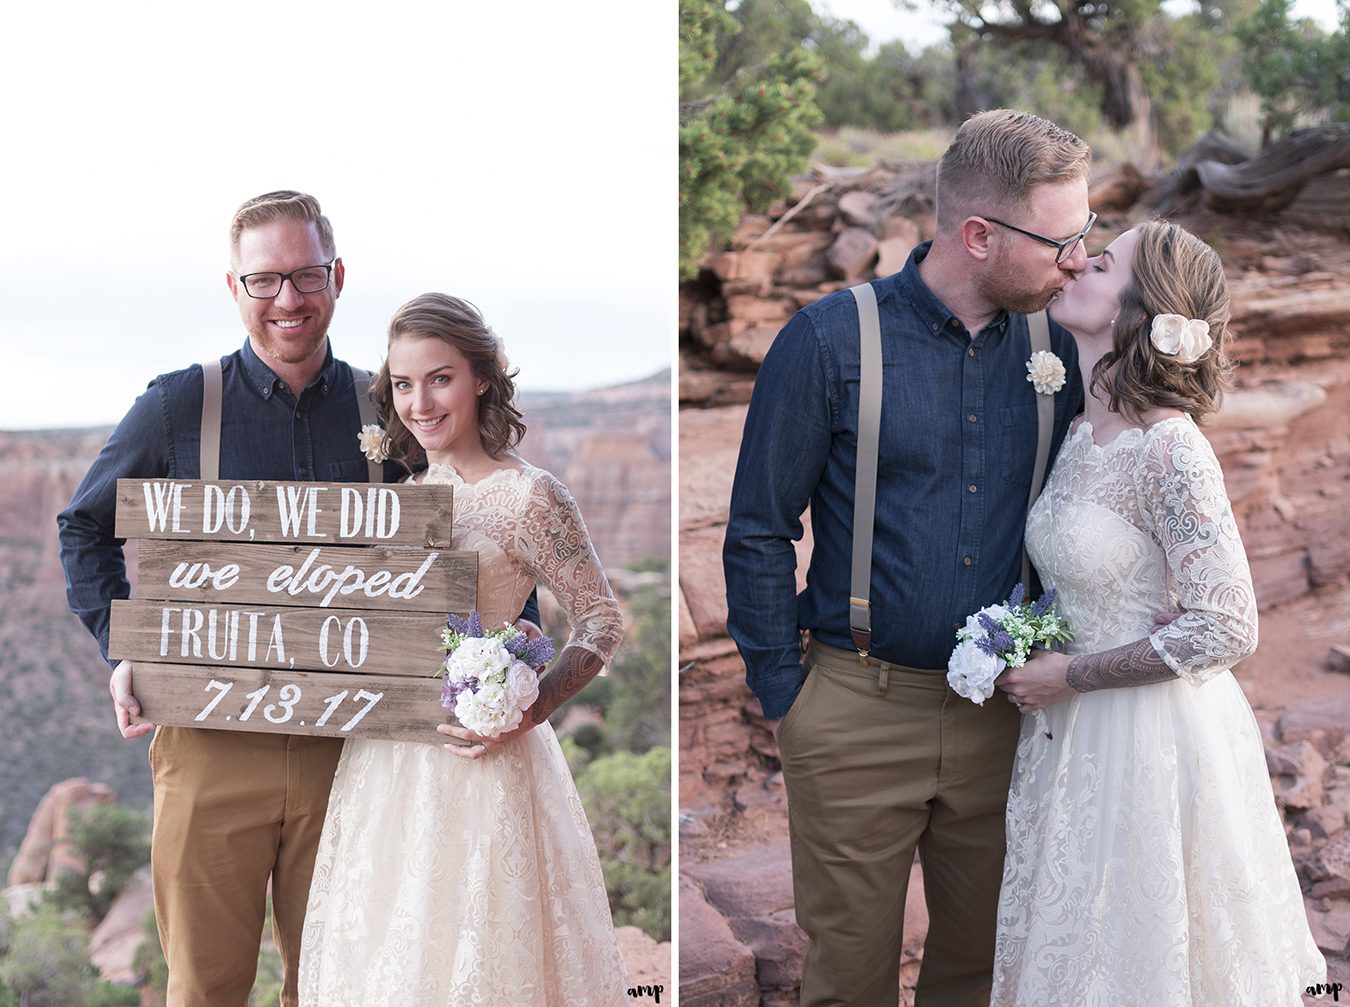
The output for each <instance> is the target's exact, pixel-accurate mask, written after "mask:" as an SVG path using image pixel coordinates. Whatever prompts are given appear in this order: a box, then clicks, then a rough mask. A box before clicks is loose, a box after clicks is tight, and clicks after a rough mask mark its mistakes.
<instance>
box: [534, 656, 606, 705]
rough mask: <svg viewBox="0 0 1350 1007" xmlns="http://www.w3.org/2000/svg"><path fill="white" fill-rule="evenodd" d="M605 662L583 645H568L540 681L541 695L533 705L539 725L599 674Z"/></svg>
mask: <svg viewBox="0 0 1350 1007" xmlns="http://www.w3.org/2000/svg"><path fill="white" fill-rule="evenodd" d="M604 666H605V662H604V661H602V660H601V659H600V657H599V656H598V655H597V654H594V653H592V652H591V651H589V650H586V649H585V648H584V647H568V648H566V649H565V650H564V651H563V652H562V656H561V657H560V658H558V663H557V665H556V666H555V667H554V668H553V670H552V671H550V672H549V673H548V674H547V675H545V676H544V677H543V678H542V679H541V680H540V682H539V698H538V699H536V700H535V701H534V705H533V706H532V707H530V714H531V717H532V718H533V720H534V722H535V723H536V724H542V723H543V722H544V721H546V720H548V718H549V717H550V716H552V715H553V711H554V710H556V709H557V708H558V707H560V706H562V705H563V704H564V703H566V702H567V701H568V700H569V699H571V698H572V697H573V696H575V695H576V694H577V693H578V692H580V691H581V690H582V689H583V688H584V687H585V686H586V683H587V682H589V681H590V680H591V679H593V678H594V677H595V676H596V675H598V674H600V669H601V668H603V667H604Z"/></svg>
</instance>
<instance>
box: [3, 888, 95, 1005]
mask: <svg viewBox="0 0 1350 1007" xmlns="http://www.w3.org/2000/svg"><path fill="white" fill-rule="evenodd" d="M99 985H100V982H99V977H98V969H96V968H94V964H93V962H91V961H90V960H89V937H88V935H87V934H86V933H85V931H84V929H83V927H81V925H80V922H79V918H78V916H77V915H76V914H75V913H67V912H61V911H60V910H58V909H57V908H55V907H54V906H49V905H40V906H38V907H37V908H36V909H35V910H33V911H32V912H30V913H25V914H24V915H22V916H20V917H19V918H18V919H17V920H15V921H14V928H13V930H12V931H11V934H10V948H9V954H8V955H7V956H6V957H5V959H4V960H3V961H0V986H3V987H5V988H6V989H7V990H8V991H9V992H10V993H11V994H12V995H13V996H14V998H15V1002H16V1003H18V1004H21V1005H22V1007H85V1005H87V1004H89V1003H90V1001H91V1000H92V999H93V997H94V996H95V993H96V991H97V989H98V987H99Z"/></svg>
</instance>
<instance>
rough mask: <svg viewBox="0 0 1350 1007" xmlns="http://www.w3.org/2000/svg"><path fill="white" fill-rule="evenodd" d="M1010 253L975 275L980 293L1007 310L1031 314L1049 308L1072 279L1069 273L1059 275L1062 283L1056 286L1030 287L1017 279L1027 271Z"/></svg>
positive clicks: (976, 286)
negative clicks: (1013, 260)
mask: <svg viewBox="0 0 1350 1007" xmlns="http://www.w3.org/2000/svg"><path fill="white" fill-rule="evenodd" d="M1009 259H1010V256H1008V255H1007V254H1005V255H1003V256H1001V257H1000V258H999V261H998V262H997V263H992V264H991V265H990V267H989V268H988V269H987V270H985V271H983V272H982V273H980V274H979V275H977V276H976V277H975V288H976V289H977V290H978V291H979V292H980V295H981V296H982V297H984V298H985V299H986V300H988V301H989V303H991V304H993V305H994V306H995V307H998V308H1002V309H1003V310H1005V311H1012V312H1015V313H1016V314H1019V315H1030V314H1034V313H1035V312H1037V311H1040V310H1042V309H1043V308H1045V307H1046V306H1047V305H1048V304H1049V303H1050V300H1051V299H1052V298H1053V297H1054V296H1055V295H1056V294H1057V293H1059V292H1060V290H1062V289H1063V284H1064V283H1067V282H1068V279H1069V277H1068V274H1063V275H1061V276H1060V277H1059V279H1060V285H1059V286H1054V287H1039V288H1036V289H1034V290H1029V289H1028V288H1027V287H1026V286H1025V285H1019V284H1017V283H1016V282H1015V279H1014V278H1015V277H1017V276H1018V275H1019V273H1021V272H1023V270H1021V269H1019V268H1018V267H1017V266H1016V265H1014V264H1013V263H1012V262H1010V261H1009Z"/></svg>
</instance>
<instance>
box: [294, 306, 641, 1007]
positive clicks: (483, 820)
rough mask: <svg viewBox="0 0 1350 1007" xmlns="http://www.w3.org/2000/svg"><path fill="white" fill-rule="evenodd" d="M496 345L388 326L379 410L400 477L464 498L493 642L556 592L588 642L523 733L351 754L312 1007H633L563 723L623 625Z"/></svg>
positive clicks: (474, 329) (315, 921) (338, 786)
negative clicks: (532, 458)
mask: <svg viewBox="0 0 1350 1007" xmlns="http://www.w3.org/2000/svg"><path fill="white" fill-rule="evenodd" d="M511 378H512V374H509V373H508V372H507V370H506V361H505V358H504V356H503V355H502V353H501V351H500V348H499V345H498V342H497V339H496V337H495V336H494V335H493V333H492V330H491V329H490V328H488V326H487V325H486V323H485V322H484V321H483V319H482V317H481V316H480V315H479V313H478V311H477V310H476V309H475V308H474V307H473V306H472V305H470V304H468V303H466V302H464V301H461V300H459V299H457V298H454V297H448V296H446V295H444V294H424V295H422V296H421V297H418V298H415V299H414V300H412V301H410V302H408V303H407V304H405V305H404V306H403V307H402V308H400V309H399V310H398V312H397V314H395V315H394V318H393V320H392V321H391V322H390V326H389V352H388V359H387V360H386V362H385V365H384V366H383V367H382V368H381V370H380V373H379V374H378V375H377V376H376V378H375V381H374V383H373V386H372V394H373V396H374V398H375V399H376V401H377V403H378V404H379V406H380V409H381V413H382V414H383V418H384V421H385V425H386V429H387V431H388V435H389V440H390V442H391V444H392V446H393V454H394V457H395V458H398V459H400V460H403V461H404V462H405V463H408V464H410V466H413V467H415V466H417V465H418V464H420V462H421V461H422V460H423V458H425V460H426V461H427V462H428V463H429V464H428V467H427V470H426V472H425V474H424V475H423V476H420V477H416V478H417V481H423V480H425V481H426V482H432V483H448V484H450V485H452V486H454V488H455V499H454V510H455V513H454V531H453V534H452V539H453V541H452V544H453V546H454V548H456V549H472V550H475V551H477V553H478V611H479V613H480V614H481V616H482V622H483V625H485V626H491V625H500V624H502V623H503V622H506V621H509V620H511V619H513V618H514V617H515V615H516V613H518V612H519V611H520V609H521V606H522V604H524V602H525V600H526V598H527V597H528V596H529V594H530V592H531V591H532V590H533V588H534V585H535V582H536V580H538V581H539V582H541V583H543V584H544V585H545V586H546V587H548V588H549V590H550V591H552V593H553V594H554V596H555V597H556V598H557V600H558V602H559V603H560V604H561V605H562V606H563V608H564V609H565V610H566V612H567V616H568V622H569V624H570V626H571V629H572V633H571V636H570V637H569V638H568V640H567V644H566V646H565V647H564V648H563V650H562V653H561V655H560V656H559V658H558V661H557V663H556V664H555V665H554V667H553V669H552V670H551V671H550V672H549V673H548V674H547V675H546V676H545V677H544V678H543V679H542V680H541V681H540V683H539V685H540V689H539V698H538V699H537V700H536V701H535V703H534V704H533V706H531V707H530V708H529V709H528V710H526V711H525V718H524V720H523V722H522V723H521V725H520V726H519V727H518V728H516V729H515V730H513V731H510V732H508V733H506V734H503V735H501V736H499V737H497V738H484V737H480V736H478V735H476V734H473V733H471V732H470V731H468V730H467V729H465V728H463V727H460V726H458V725H456V726H448V725H442V726H441V727H440V728H439V730H440V731H441V732H442V733H443V734H446V735H450V736H453V737H455V738H456V739H457V743H447V744H445V745H443V746H436V745H428V744H420V743H413V742H391V741H377V740H365V739H349V740H348V741H347V743H346V745H345V747H344V749H343V753H342V759H341V761H340V762H339V764H338V770H337V776H336V778H335V780H334V783H333V792H332V797H331V798H330V801H329V806H328V816H327V819H326V820H325V823H324V828H323V836H322V838H321V839H320V842H319V854H318V860H317V862H316V864H315V867H314V880H313V883H312V886H311V888H310V895H309V906H308V909H307V911H306V915H305V925H304V936H303V939H302V942H301V959H300V996H301V1002H302V1003H304V1004H307V1005H311V1007H343V1005H350V1007H379V1005H389V1007H394V1005H397V1007H423V1005H427V1007H431V1005H434V1007H450V1005H453V1007H477V1005H483V1007H489V1005H496V1004H503V1003H531V1004H550V1005H556V1007H562V1005H564V1004H566V1005H616V1004H620V1003H624V1002H626V1000H625V997H624V991H625V988H626V987H627V971H626V968H625V965H624V962H623V959H622V958H621V956H620V954H619V950H618V945H617V943H616V941H615V938H614V929H613V924H612V922H611V919H610V913H609V905H608V902H607V897H606V893H605V885H604V879H603V877H602V876H601V872H600V864H599V860H598V857H597V855H596V850H595V842H594V840H593V839H592V837H591V832H590V827H589V826H588V824H587V822H586V817H585V814H584V812H583V810H582V807H581V802H580V800H579V799H578V797H577V792H576V789H575V787H574V786H573V784H572V777H571V775H570V774H569V772H568V768H567V763H566V761H565V759H564V758H563V754H562V751H561V750H560V748H559V747H558V741H557V739H556V738H555V737H554V734H553V729H552V728H551V727H550V726H549V724H548V719H547V718H548V716H549V714H551V713H552V712H553V711H554V710H556V709H557V708H558V707H559V706H560V705H562V703H563V702H565V701H566V700H567V699H569V698H570V697H571V696H573V695H575V694H576V693H577V692H578V691H579V690H580V689H581V687H582V686H584V685H585V684H586V683H587V682H589V681H590V680H591V679H592V678H593V677H594V676H595V675H596V674H597V673H598V672H599V671H600V670H601V668H602V667H603V666H604V665H605V664H606V663H607V662H608V661H609V660H610V658H611V657H612V656H613V654H614V652H615V650H616V649H617V648H618V645H619V640H620V638H621V636H622V634H623V619H622V616H621V614H620V611H619V606H618V604H617V603H616V602H615V601H614V597H613V595H612V594H611V592H610V589H609V583H608V581H606V579H605V575H604V571H603V570H602V568H601V566H600V563H599V561H598V560H597V559H596V555H595V551H594V549H592V548H591V543H590V540H589V539H588V538H587V535H586V527H585V525H584V524H583V523H582V520H581V515H580V513H578V511H577V506H576V502H575V501H574V500H573V499H572V496H571V494H569V493H568V491H567V489H566V487H564V486H563V485H562V484H561V483H560V482H558V480H557V479H555V478H554V477H553V476H552V475H550V474H549V473H548V472H545V471H543V470H542V469H538V468H535V467H534V466H532V465H530V464H528V463H527V462H525V461H524V460H523V459H521V458H520V457H519V456H518V455H516V454H515V453H514V452H513V451H512V450H511V449H512V448H513V447H514V446H515V444H516V443H517V442H518V441H519V440H520V437H521V435H522V434H524V432H525V427H524V424H523V423H521V421H520V413H519V412H518V411H517V410H516V408H515V406H514V405H513V404H512V399H513V396H514V391H515V387H514V384H513V382H512V380H511Z"/></svg>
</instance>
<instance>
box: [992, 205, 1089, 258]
mask: <svg viewBox="0 0 1350 1007" xmlns="http://www.w3.org/2000/svg"><path fill="white" fill-rule="evenodd" d="M984 219H985V220H987V221H989V223H991V224H998V225H999V226H1000V227H1006V228H1007V229H1008V230H1010V231H1016V232H1017V233H1018V234H1025V235H1026V236H1027V237H1028V238H1031V239H1033V240H1035V241H1039V242H1040V243H1041V244H1042V245H1049V246H1050V247H1051V248H1053V249H1055V250H1056V252H1057V254H1056V255H1055V265H1056V266H1058V265H1059V264H1060V263H1062V262H1063V261H1064V260H1065V259H1067V258H1068V257H1069V256H1070V255H1072V254H1073V251H1074V246H1075V245H1077V244H1078V243H1079V242H1080V241H1082V240H1083V239H1084V238H1086V237H1087V236H1088V231H1091V230H1092V225H1093V224H1095V223H1097V211H1096V210H1089V211H1088V221H1087V224H1086V225H1085V226H1084V227H1083V229H1082V230H1081V231H1079V232H1078V233H1077V234H1075V235H1074V236H1073V237H1072V238H1065V239H1064V240H1063V241H1056V240H1055V239H1054V238H1047V237H1046V236H1045V235H1044V234H1037V233H1036V232H1035V231H1028V230H1027V229H1026V228H1023V227H1018V226H1017V225H1016V224H1009V223H1008V222H1007V221H1006V220H999V219H998V218H997V217H985V218H984Z"/></svg>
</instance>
